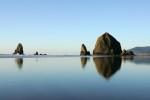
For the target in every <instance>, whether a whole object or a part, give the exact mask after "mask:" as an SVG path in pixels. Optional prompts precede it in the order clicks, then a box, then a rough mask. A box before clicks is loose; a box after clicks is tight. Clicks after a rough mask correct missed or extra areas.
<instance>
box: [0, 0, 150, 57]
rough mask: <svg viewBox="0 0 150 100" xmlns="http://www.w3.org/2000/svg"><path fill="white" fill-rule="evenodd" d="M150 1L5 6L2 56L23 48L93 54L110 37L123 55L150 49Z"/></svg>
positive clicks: (24, 0) (38, 0) (38, 1)
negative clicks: (136, 49)
mask: <svg viewBox="0 0 150 100" xmlns="http://www.w3.org/2000/svg"><path fill="white" fill-rule="evenodd" d="M149 4H150V1H149V0H139V1H136V0H132V1H131V0H126V1H119V0H113V1H102V0H92V1H87V0H82V1H80V0H71V1H70V0H63V1H62V0H55V1H53V0H32V1H31V0H21V1H20V0H13V1H11V0H2V1H0V12H1V16H0V23H1V24H0V27H1V29H0V34H1V42H0V48H1V49H0V54H12V53H13V52H14V50H15V49H16V47H17V45H18V43H22V45H23V47H24V53H25V54H33V53H35V51H38V52H39V53H44V54H54V55H55V54H79V53H80V48H81V44H85V45H86V47H87V49H88V50H89V51H90V52H91V53H92V51H93V49H94V46H95V43H96V40H97V38H98V37H99V36H100V35H102V34H103V33H105V32H108V33H110V34H111V35H112V36H113V37H115V38H116V39H117V40H118V41H119V42H120V43H121V46H122V49H131V48H133V47H136V46H150V41H149V37H150V34H149V33H150V30H149V26H150V20H149V18H150V11H149V9H150V6H149Z"/></svg>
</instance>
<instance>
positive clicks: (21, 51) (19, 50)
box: [13, 43, 24, 55]
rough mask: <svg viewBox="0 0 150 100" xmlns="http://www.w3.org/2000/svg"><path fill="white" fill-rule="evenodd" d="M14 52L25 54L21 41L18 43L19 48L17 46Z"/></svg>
mask: <svg viewBox="0 0 150 100" xmlns="http://www.w3.org/2000/svg"><path fill="white" fill-rule="evenodd" d="M13 54H20V55H22V54H24V52H23V46H22V44H21V43H19V44H18V46H17V48H16V50H15V52H14V53H13Z"/></svg>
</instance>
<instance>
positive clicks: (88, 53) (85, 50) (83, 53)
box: [80, 44, 91, 56]
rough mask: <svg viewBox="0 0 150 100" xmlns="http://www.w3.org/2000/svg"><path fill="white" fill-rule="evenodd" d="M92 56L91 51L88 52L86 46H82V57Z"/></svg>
mask: <svg viewBox="0 0 150 100" xmlns="http://www.w3.org/2000/svg"><path fill="white" fill-rule="evenodd" d="M86 55H91V54H90V52H89V51H87V49H86V46H85V45H84V44H82V45H81V51H80V56H86Z"/></svg>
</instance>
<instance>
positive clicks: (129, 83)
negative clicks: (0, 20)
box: [0, 57, 150, 100]
mask: <svg viewBox="0 0 150 100" xmlns="http://www.w3.org/2000/svg"><path fill="white" fill-rule="evenodd" d="M149 77H150V57H134V58H133V57H130V58H127V57H126V58H120V57H46V58H34V57H33V58H0V100H64V99H71V100H74V99H76V100H87V99H90V100H116V99H118V100H129V99H134V100H145V99H146V100H149V99H150V95H149V93H150V79H149Z"/></svg>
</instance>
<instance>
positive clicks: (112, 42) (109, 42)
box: [93, 32, 122, 55]
mask: <svg viewBox="0 0 150 100" xmlns="http://www.w3.org/2000/svg"><path fill="white" fill-rule="evenodd" d="M121 51H122V50H121V45H120V43H119V42H118V41H117V40H116V39H115V38H114V37H113V36H111V35H110V34H109V33H107V32H106V33H104V34H103V35H102V36H100V37H99V38H98V39H97V42H96V45H95V48H94V50H93V55H120V54H121Z"/></svg>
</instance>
